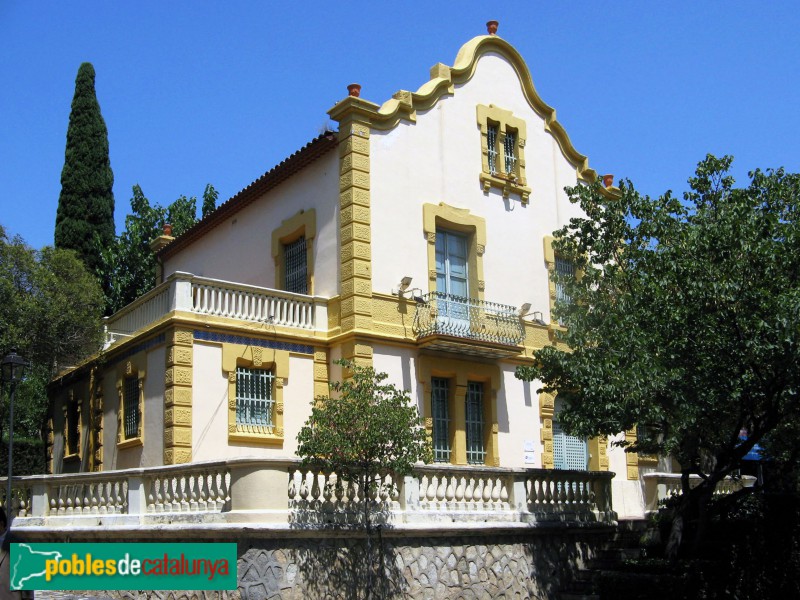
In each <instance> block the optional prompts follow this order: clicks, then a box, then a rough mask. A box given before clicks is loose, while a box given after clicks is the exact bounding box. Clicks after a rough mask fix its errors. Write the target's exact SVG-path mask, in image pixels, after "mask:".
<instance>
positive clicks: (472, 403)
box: [466, 381, 486, 465]
mask: <svg viewBox="0 0 800 600" xmlns="http://www.w3.org/2000/svg"><path fill="white" fill-rule="evenodd" d="M466 409H467V410H466V413H467V414H466V425H467V462H468V463H469V464H471V465H482V464H484V463H485V462H486V448H485V447H484V435H483V433H484V432H483V429H484V424H483V384H482V383H478V382H474V381H469V382H467V406H466Z"/></svg>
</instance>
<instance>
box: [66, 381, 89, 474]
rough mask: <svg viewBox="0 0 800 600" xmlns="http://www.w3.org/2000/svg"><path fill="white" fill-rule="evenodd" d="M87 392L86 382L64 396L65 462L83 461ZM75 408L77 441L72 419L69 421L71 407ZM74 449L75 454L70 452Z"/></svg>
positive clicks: (74, 387)
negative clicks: (74, 437)
mask: <svg viewBox="0 0 800 600" xmlns="http://www.w3.org/2000/svg"><path fill="white" fill-rule="evenodd" d="M85 392H86V382H83V381H82V382H80V383H77V384H75V385H74V386H72V387H71V388H70V389H69V390H67V393H66V394H65V395H64V397H63V399H62V401H61V409H62V412H63V413H64V428H63V434H62V435H63V438H62V439H63V440H64V460H68V461H76V460H81V443H82V442H83V435H82V433H83V428H84V425H85V423H84V406H83V403H84V393H85ZM89 393H91V388H90V389H89ZM71 406H75V418H76V419H77V421H78V422H77V423H76V425H77V427H76V428H75V434H76V436H77V439H75V440H73V439H72V435H71V434H72V432H71V429H72V428H71V427H70V419H69V412H70V407H71ZM72 447H74V448H75V452H71V451H70V450H71V449H72Z"/></svg>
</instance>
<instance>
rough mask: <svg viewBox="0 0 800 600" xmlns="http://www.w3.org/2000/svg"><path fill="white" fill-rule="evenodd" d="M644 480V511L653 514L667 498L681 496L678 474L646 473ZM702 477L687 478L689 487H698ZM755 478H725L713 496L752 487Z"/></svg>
mask: <svg viewBox="0 0 800 600" xmlns="http://www.w3.org/2000/svg"><path fill="white" fill-rule="evenodd" d="M642 478H643V479H644V501H645V511H646V512H648V513H652V512H655V511H657V510H658V509H659V507H660V506H661V505H662V504H663V503H664V502H665V501H666V500H668V499H669V498H671V497H673V496H678V495H680V494H681V474H680V473H647V474H645V475H643V476H642ZM702 480H703V479H702V477H700V476H699V475H690V476H689V485H690V486H691V487H692V488H694V487H696V486H698V485H700V482H701V481H702ZM755 483H756V478H755V477H753V476H751V475H743V476H742V477H739V478H735V479H734V478H732V477H726V478H725V479H723V480H722V481H720V482H719V483H718V484H717V487H716V488H715V489H714V494H715V495H719V494H730V493H731V492H735V491H737V490H740V489H742V488H744V487H753V486H754V485H755Z"/></svg>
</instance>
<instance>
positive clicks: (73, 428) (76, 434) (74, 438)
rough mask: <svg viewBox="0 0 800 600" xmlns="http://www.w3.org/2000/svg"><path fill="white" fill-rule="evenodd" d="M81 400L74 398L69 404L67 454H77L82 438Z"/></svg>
mask: <svg viewBox="0 0 800 600" xmlns="http://www.w3.org/2000/svg"><path fill="white" fill-rule="evenodd" d="M78 402H79V400H73V401H71V402H69V404H68V405H67V454H77V453H78V447H79V443H78V442H79V439H80V423H79V421H80V410H79V409H78Z"/></svg>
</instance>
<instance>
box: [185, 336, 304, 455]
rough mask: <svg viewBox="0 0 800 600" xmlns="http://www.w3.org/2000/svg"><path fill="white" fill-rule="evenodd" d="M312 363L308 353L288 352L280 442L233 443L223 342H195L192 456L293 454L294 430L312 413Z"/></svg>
mask: <svg viewBox="0 0 800 600" xmlns="http://www.w3.org/2000/svg"><path fill="white" fill-rule="evenodd" d="M313 363H314V361H313V358H312V357H311V356H308V357H306V356H301V355H295V354H292V355H290V356H289V377H288V379H287V381H286V385H285V386H284V388H283V402H284V414H283V426H284V441H283V444H282V445H270V446H264V445H260V444H246V443H241V442H235V443H233V442H229V441H228V378H227V376H226V374H225V373H224V372H223V371H222V346H221V345H219V344H206V343H198V342H195V344H194V369H193V387H194V390H193V395H192V402H193V407H192V460H194V461H202V460H219V459H226V458H235V457H242V456H250V457H253V456H255V457H264V458H266V457H271V458H277V457H291V456H294V454H295V451H296V449H297V434H298V432H299V431H300V428H301V427H302V426H303V424H304V423H305V422H306V420H307V419H308V416H309V415H310V414H311V400H312V399H313V397H314V378H313V367H314V364H313Z"/></svg>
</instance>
